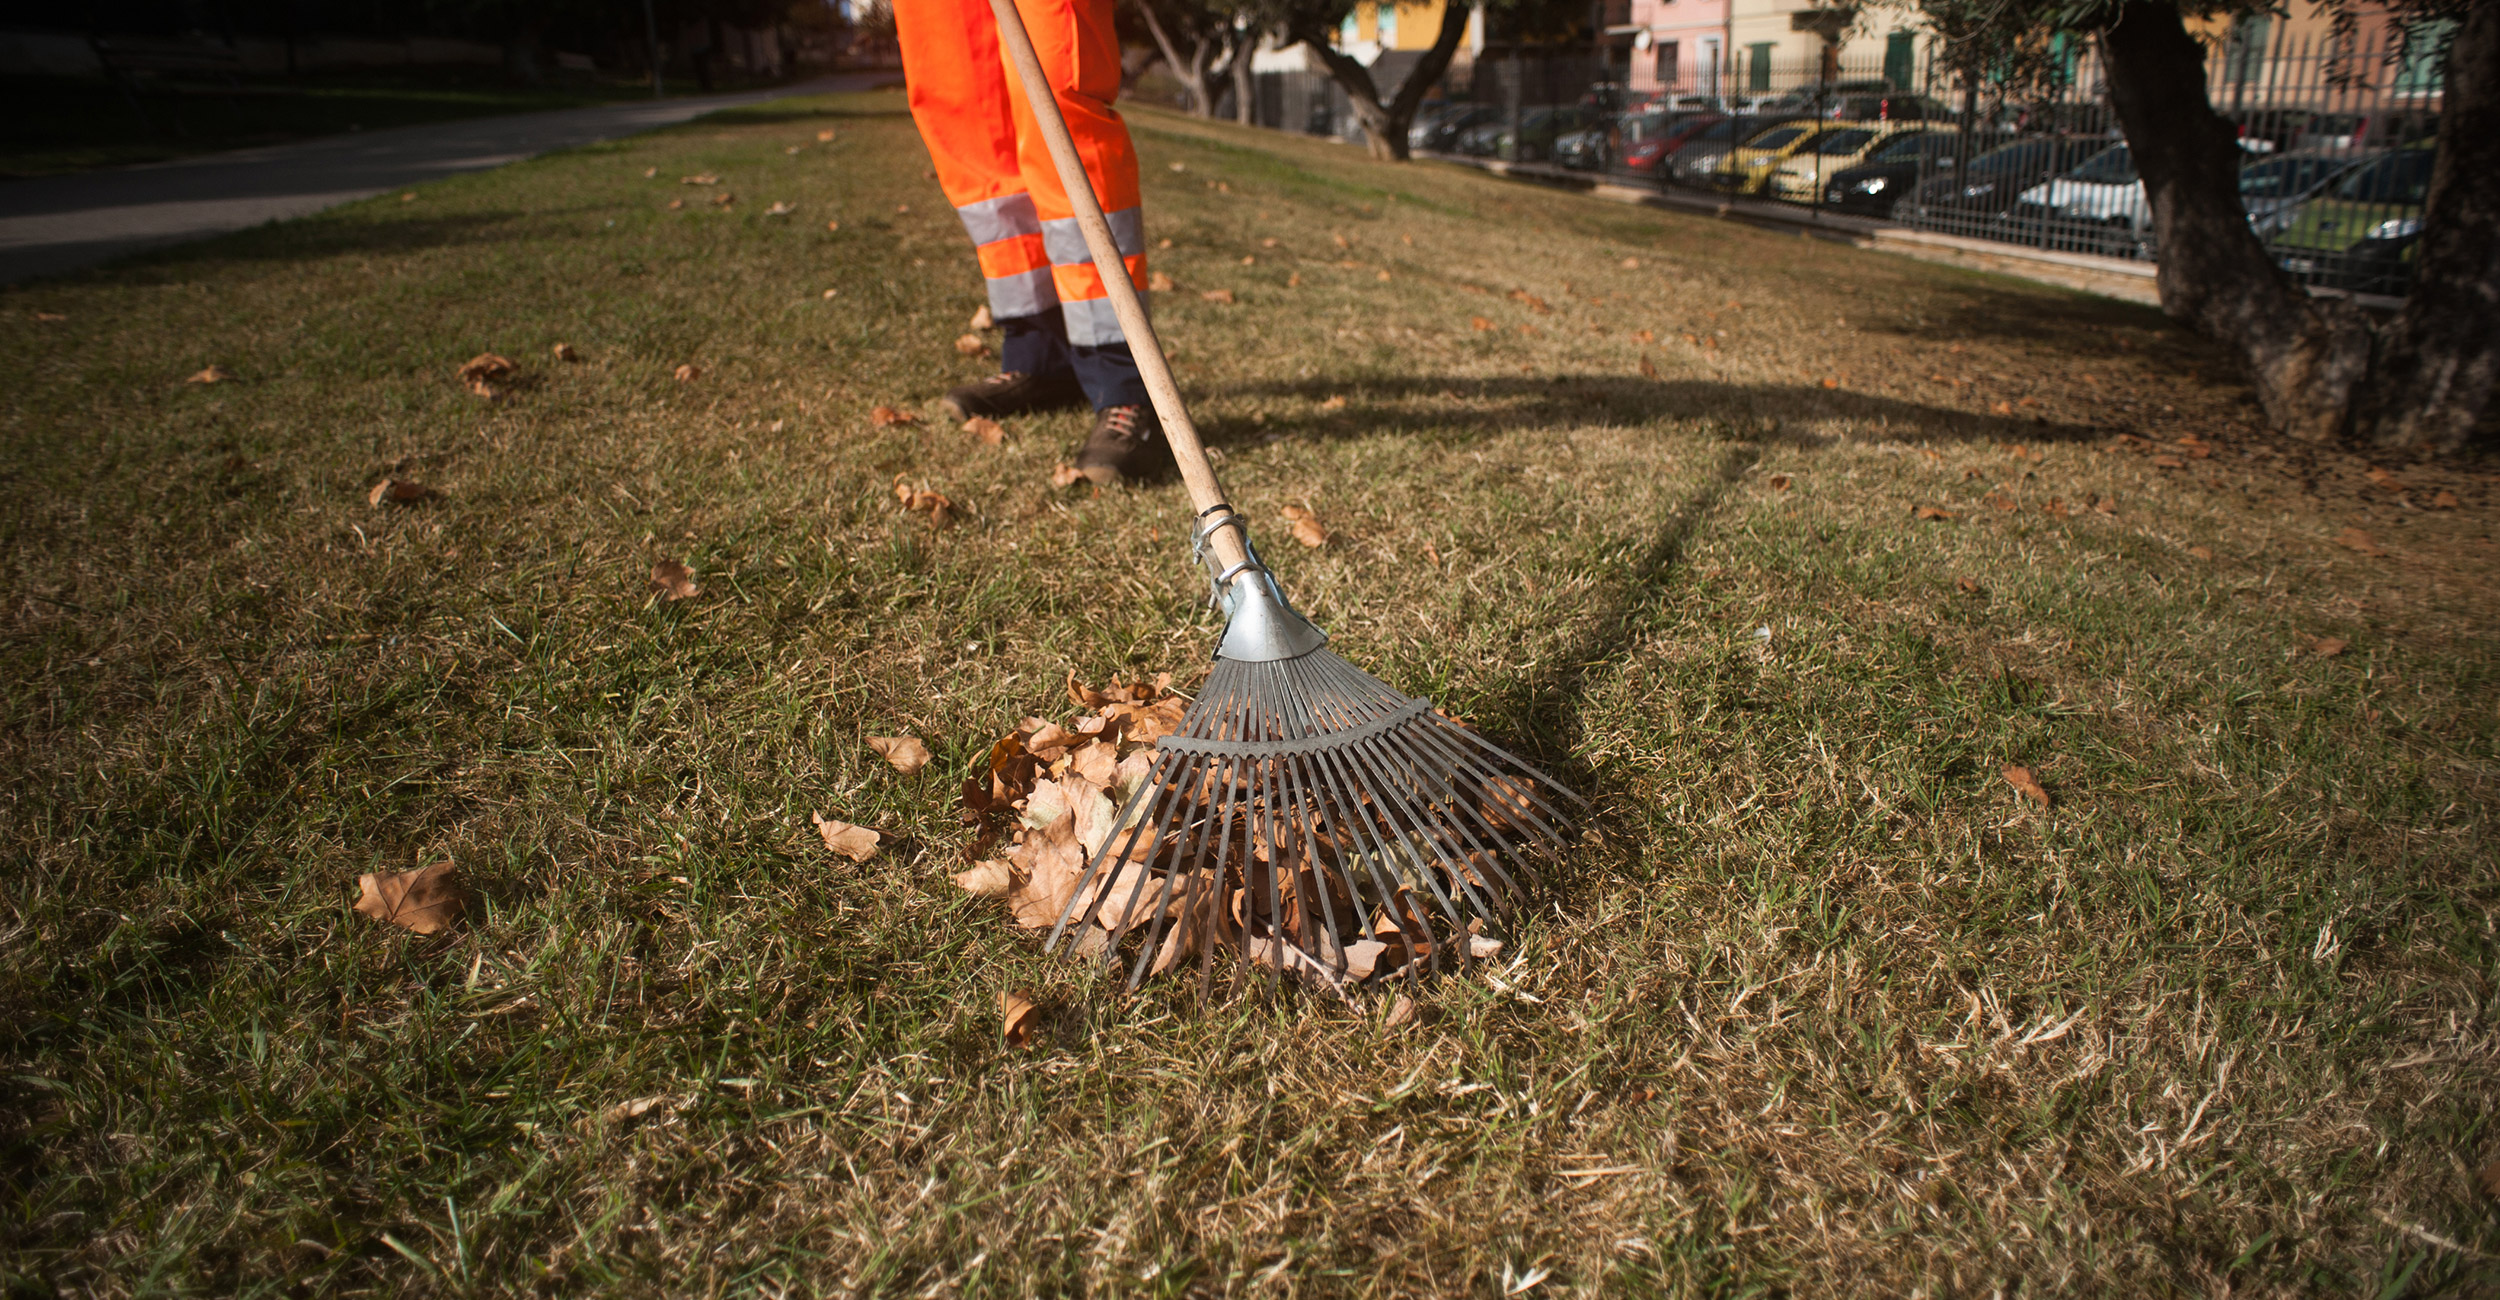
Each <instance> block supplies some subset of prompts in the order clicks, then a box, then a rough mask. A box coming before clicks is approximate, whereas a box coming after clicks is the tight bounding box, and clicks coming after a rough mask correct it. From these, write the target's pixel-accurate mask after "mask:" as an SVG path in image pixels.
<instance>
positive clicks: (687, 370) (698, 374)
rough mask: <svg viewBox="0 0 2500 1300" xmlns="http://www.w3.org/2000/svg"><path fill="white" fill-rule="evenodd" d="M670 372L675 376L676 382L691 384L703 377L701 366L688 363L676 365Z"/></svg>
mask: <svg viewBox="0 0 2500 1300" xmlns="http://www.w3.org/2000/svg"><path fill="white" fill-rule="evenodd" d="M670 373H671V374H673V375H675V376H676V377H677V382H678V383H681V384H691V383H693V382H694V381H696V380H698V379H701V378H702V377H703V367H701V366H698V365H694V364H691V363H689V364H686V365H682V366H679V367H677V369H675V370H673V371H671V372H670Z"/></svg>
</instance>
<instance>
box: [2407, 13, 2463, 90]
mask: <svg viewBox="0 0 2500 1300" xmlns="http://www.w3.org/2000/svg"><path fill="white" fill-rule="evenodd" d="M2456 34H2457V23H2456V20H2455V19H2453V18H2439V19H2434V20H2432V21H2430V22H2424V23H2407V24H2406V25H2405V44H2404V60H2403V62H2402V63H2401V64H2399V65H2398V66H2397V68H2396V84H2395V86H2394V87H2393V89H2394V90H2395V92H2396V93H2397V94H2399V95H2436V94H2438V93H2439V91H2440V87H2441V85H2442V84H2443V83H2444V82H2445V81H2446V80H2447V63H2448V43H2449V42H2450V41H2451V40H2454V39H2455V38H2456Z"/></svg>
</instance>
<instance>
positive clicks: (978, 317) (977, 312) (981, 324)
mask: <svg viewBox="0 0 2500 1300" xmlns="http://www.w3.org/2000/svg"><path fill="white" fill-rule="evenodd" d="M997 323H998V322H997V321H995V320H993V319H991V317H990V307H989V304H988V303H983V304H981V305H980V306H978V307H976V308H974V309H973V311H972V328H974V329H976V330H985V329H989V328H991V327H992V326H994V325H996V324H997Z"/></svg>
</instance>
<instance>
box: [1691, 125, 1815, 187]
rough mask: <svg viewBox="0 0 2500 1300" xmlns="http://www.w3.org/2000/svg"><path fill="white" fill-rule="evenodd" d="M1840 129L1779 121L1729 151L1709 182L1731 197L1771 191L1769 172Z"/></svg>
mask: <svg viewBox="0 0 2500 1300" xmlns="http://www.w3.org/2000/svg"><path fill="white" fill-rule="evenodd" d="M1838 129H1840V128H1837V127H1833V126H1830V125H1828V124H1826V123H1823V122H1818V121H1812V120H1806V121H1792V122H1782V123H1780V124H1779V125H1777V126H1774V127H1772V128H1771V129H1769V130H1767V131H1762V132H1758V133H1756V134H1755V135H1754V136H1753V137H1752V138H1750V139H1748V140H1746V141H1744V142H1743V143H1742V144H1739V145H1738V146H1737V147H1736V148H1734V149H1731V150H1729V151H1728V154H1727V157H1725V158H1723V159H1721V160H1720V162H1719V169H1718V170H1717V171H1715V172H1713V173H1711V176H1710V183H1711V184H1712V185H1713V186H1715V187H1716V188H1718V189H1721V190H1725V191H1727V192H1728V193H1730V194H1760V193H1762V192H1764V191H1765V190H1767V189H1768V188H1770V184H1771V173H1772V172H1773V171H1775V170H1777V169H1778V167H1779V165H1780V164H1781V163H1784V162H1786V161H1788V159H1789V158H1790V156H1791V155H1794V154H1795V153H1797V152H1798V151H1799V150H1801V149H1805V148H1807V147H1809V146H1811V145H1812V144H1813V143H1814V141H1815V139H1816V137H1818V136H1821V135H1823V134H1824V133H1826V132H1828V131H1833V130H1838Z"/></svg>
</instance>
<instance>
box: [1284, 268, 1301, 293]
mask: <svg viewBox="0 0 2500 1300" xmlns="http://www.w3.org/2000/svg"><path fill="white" fill-rule="evenodd" d="M1285 287H1286V288H1288V289H1299V288H1301V287H1302V273H1301V272H1300V271H1296V272H1294V273H1293V274H1291V275H1288V276H1286V277H1285Z"/></svg>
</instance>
